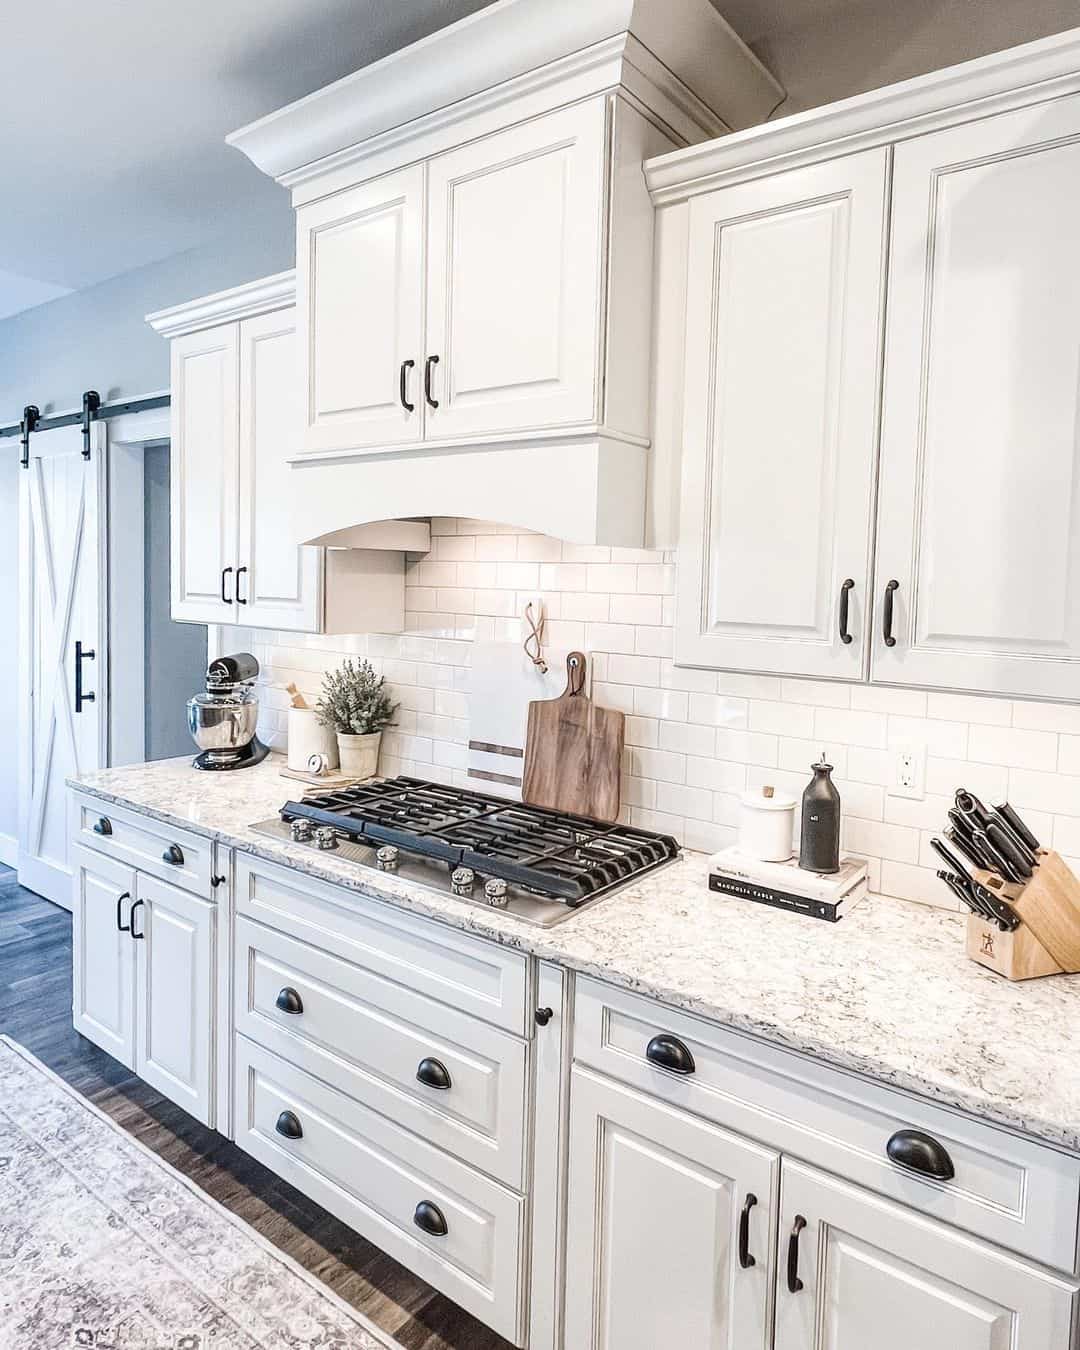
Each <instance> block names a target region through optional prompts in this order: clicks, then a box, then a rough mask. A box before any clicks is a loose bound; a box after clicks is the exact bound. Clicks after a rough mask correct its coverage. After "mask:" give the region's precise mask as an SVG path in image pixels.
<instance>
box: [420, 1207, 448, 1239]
mask: <svg viewBox="0 0 1080 1350" xmlns="http://www.w3.org/2000/svg"><path fill="white" fill-rule="evenodd" d="M413 1223H414V1224H416V1226H417V1228H421V1229H423V1231H424V1232H425V1233H430V1234H431V1236H432V1237H445V1236H446V1235H447V1233H449V1231H450V1229H449V1228H448V1227H447V1226H446V1215H445V1214H444V1213H443V1212H442V1210H441V1209H440V1208H439V1206H438V1205H433V1204H432V1203H431V1201H430V1200H421V1201H420V1203H419V1204H418V1205H417V1206H416V1209H415V1210H414V1212H413Z"/></svg>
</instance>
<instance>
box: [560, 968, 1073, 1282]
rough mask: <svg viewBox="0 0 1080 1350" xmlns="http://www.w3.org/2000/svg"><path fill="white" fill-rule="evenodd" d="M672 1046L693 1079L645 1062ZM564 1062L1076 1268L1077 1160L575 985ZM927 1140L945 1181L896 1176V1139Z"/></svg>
mask: <svg viewBox="0 0 1080 1350" xmlns="http://www.w3.org/2000/svg"><path fill="white" fill-rule="evenodd" d="M664 1033H666V1034H668V1035H669V1036H674V1037H677V1038H678V1039H679V1040H680V1041H681V1042H682V1043H683V1044H684V1046H685V1047H686V1049H687V1050H689V1052H690V1054H691V1055H692V1057H693V1061H694V1072H693V1073H692V1074H689V1075H686V1076H680V1075H678V1074H676V1073H674V1072H671V1071H670V1070H668V1069H664V1068H657V1067H655V1065H654V1064H653V1063H651V1062H650V1061H649V1060H648V1059H647V1058H646V1047H647V1046H648V1044H649V1042H650V1040H652V1038H653V1037H654V1036H657V1035H660V1034H664ZM574 1055H575V1058H576V1059H577V1060H579V1061H580V1062H582V1063H585V1064H589V1065H591V1066H592V1067H593V1068H595V1069H599V1070H601V1071H602V1072H603V1073H606V1074H609V1075H611V1076H612V1077H613V1078H617V1079H620V1080H622V1081H623V1082H626V1083H630V1084H632V1085H634V1086H635V1087H638V1088H640V1089H642V1090H643V1091H646V1092H649V1093H651V1094H652V1095H654V1096H656V1097H659V1098H661V1099H662V1100H664V1101H667V1102H671V1103H673V1104H675V1105H678V1106H683V1107H685V1108H686V1109H687V1110H689V1111H693V1112H695V1113H697V1114H698V1115H701V1116H705V1117H707V1118H708V1119H710V1120H715V1121H717V1122H718V1123H720V1124H722V1125H726V1126H728V1127H729V1128H731V1129H734V1130H738V1131H739V1132H740V1133H742V1134H745V1135H748V1136H749V1137H751V1138H754V1139H758V1140H760V1141H761V1142H763V1143H767V1144H769V1145H771V1146H772V1147H774V1148H779V1149H780V1150H781V1151H782V1152H784V1153H786V1154H789V1155H792V1156H794V1157H799V1158H803V1159H805V1160H806V1161H808V1162H812V1163H815V1164H817V1165H818V1166H820V1167H823V1168H825V1169H827V1170H828V1171H831V1172H835V1173H836V1174H837V1175H839V1176H843V1177H845V1178H847V1179H848V1180H850V1181H853V1182H856V1183H858V1184H859V1185H861V1186H866V1187H869V1188H870V1189H872V1190H875V1191H879V1192H880V1193H881V1194H883V1195H887V1196H889V1197H890V1198H892V1199H894V1200H899V1201H901V1202H902V1203H903V1204H906V1205H910V1206H912V1207H913V1208H915V1209H918V1210H921V1211H923V1212H924V1213H926V1214H930V1215H932V1216H933V1217H934V1218H937V1219H941V1220H943V1221H945V1222H946V1223H950V1224H955V1225H956V1226H957V1227H959V1228H964V1229H967V1230H968V1231H969V1232H971V1233H976V1234H978V1235H979V1236H981V1237H984V1238H987V1239H988V1240H989V1241H991V1242H996V1243H999V1244H1000V1245H1001V1246H1003V1247H1008V1248H1011V1249H1012V1250H1013V1251H1017V1252H1023V1253H1025V1254H1026V1255H1028V1256H1031V1257H1034V1258H1035V1259H1036V1260H1039V1261H1043V1262H1045V1263H1046V1264H1047V1265H1050V1266H1055V1267H1057V1268H1058V1269H1060V1270H1067V1271H1073V1270H1074V1269H1075V1266H1076V1241H1077V1217H1078V1208H1080V1159H1077V1158H1073V1157H1070V1156H1067V1155H1066V1154H1063V1153H1058V1152H1057V1151H1056V1150H1054V1149H1052V1148H1048V1147H1046V1146H1044V1145H1041V1144H1037V1143H1034V1142H1032V1141H1029V1140H1025V1139H1020V1138H1017V1137H1016V1136H1015V1135H1012V1134H1010V1133H1008V1132H1007V1131H1004V1130H998V1129H995V1128H993V1127H992V1126H990V1125H984V1124H982V1123H981V1122H979V1121H976V1120H972V1119H970V1118H969V1117H967V1116H964V1115H962V1114H960V1113H959V1112H954V1111H951V1110H948V1109H946V1108H943V1107H938V1106H933V1105H931V1104H929V1103H928V1102H924V1101H922V1100H920V1099H918V1098H915V1097H910V1096H908V1095H907V1094H905V1093H900V1092H895V1091H893V1090H892V1089H890V1088H884V1087H879V1086H877V1085H876V1084H874V1083H870V1082H867V1081H866V1080H864V1079H862V1078H858V1077H856V1076H854V1075H852V1074H847V1073H844V1072H843V1071H841V1070H837V1069H830V1068H828V1067H826V1066H825V1065H821V1064H817V1063H815V1062H814V1061H813V1060H811V1059H808V1058H803V1057H802V1056H800V1055H794V1054H791V1053H790V1052H788V1051H785V1050H780V1049H777V1048H775V1047H773V1046H771V1045H768V1044H767V1043H765V1042H762V1041H759V1040H756V1039H755V1038H753V1037H749V1036H743V1035H740V1034H739V1033H737V1032H731V1031H725V1030H723V1029H722V1028H720V1027H717V1026H714V1025H712V1024H710V1023H708V1022H704V1021H702V1020H700V1019H699V1018H697V1017H693V1016H691V1015H689V1014H687V1013H682V1012H678V1011H676V1010H675V1009H673V1008H667V1007H665V1006H663V1005H662V1004H659V1003H655V1002H653V1001H651V1000H649V999H645V998H641V997H639V996H637V995H634V994H625V993H622V992H621V991H618V990H614V989H610V988H608V987H606V986H605V985H603V984H601V983H599V982H598V981H595V980H590V979H579V980H578V983H577V998H576V1006H575V1022H574ZM903 1129H914V1130H919V1131H921V1132H923V1133H926V1134H929V1135H932V1136H933V1138H934V1139H936V1140H937V1141H938V1142H939V1143H940V1144H941V1145H943V1146H944V1148H945V1149H946V1150H947V1152H948V1154H949V1157H950V1159H951V1160H952V1164H953V1167H954V1169H955V1176H954V1177H953V1178H952V1179H951V1180H948V1181H935V1180H931V1179H927V1178H924V1177H923V1176H921V1175H919V1174H917V1173H915V1172H913V1171H911V1170H910V1169H908V1168H906V1167H901V1166H899V1165H897V1164H896V1163H893V1162H892V1161H891V1160H890V1159H889V1157H888V1155H887V1153H886V1144H887V1143H888V1141H889V1139H890V1138H891V1137H892V1135H893V1134H895V1133H896V1132H897V1131H898V1130H903Z"/></svg>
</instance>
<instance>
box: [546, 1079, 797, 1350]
mask: <svg viewBox="0 0 1080 1350" xmlns="http://www.w3.org/2000/svg"><path fill="white" fill-rule="evenodd" d="M779 1166H780V1163H779V1155H778V1154H776V1153H774V1152H772V1151H770V1150H769V1149H765V1148H761V1147H759V1146H758V1145H757V1144H753V1143H751V1142H750V1141H749V1140H746V1139H742V1138H740V1137H739V1136H738V1135H734V1134H730V1133H728V1132H727V1131H726V1130H722V1129H720V1128H719V1127H718V1126H715V1125H710V1124H709V1123H708V1122H707V1121H703V1120H699V1119H697V1118H696V1117H694V1116H690V1115H688V1114H686V1113H685V1112H682V1111H678V1110H675V1109H673V1108H672V1107H670V1106H666V1105H665V1104H664V1103H662V1102H659V1101H655V1100H653V1099H651V1098H649V1097H644V1096H642V1095H641V1094H640V1093H637V1092H634V1091H632V1090H631V1089H630V1088H627V1087H623V1086H621V1085H620V1084H618V1083H614V1082H612V1081H611V1080H609V1079H606V1078H602V1077H600V1076H599V1075H597V1074H593V1073H590V1072H589V1071H588V1070H585V1069H579V1068H575V1069H574V1070H573V1073H572V1078H571V1087H570V1183H569V1192H568V1194H569V1200H568V1209H567V1225H566V1227H567V1235H568V1236H567V1243H568V1246H567V1260H566V1269H567V1272H568V1274H567V1281H566V1314H565V1316H566V1344H567V1346H573V1347H574V1350H656V1348H657V1347H658V1346H693V1347H694V1350H765V1348H766V1347H767V1346H768V1345H769V1343H770V1342H769V1327H770V1314H771V1308H772V1289H773V1273H774V1272H773V1262H772V1250H773V1234H774V1232H775V1216H776V1193H777V1186H778V1179H779ZM744 1215H745V1218H744ZM740 1230H742V1234H743V1235H742V1236H741V1235H740ZM740 1250H741V1253H742V1259H741V1260H740ZM751 1261H752V1264H750V1262H751Z"/></svg>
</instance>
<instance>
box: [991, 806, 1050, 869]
mask: <svg viewBox="0 0 1080 1350" xmlns="http://www.w3.org/2000/svg"><path fill="white" fill-rule="evenodd" d="M990 819H991V820H992V821H993V822H994V824H995V825H997V826H998V827H999V828H1000V829H1002V830H1004V831H1005V833H1006V834H1007V835H1008V837H1009V839H1010V840H1011V841H1012V843H1013V846H1014V847H1015V848H1016V850H1017V852H1018V853H1019V854H1020V856H1021V858H1023V860H1024V861H1025V862H1026V863H1027V865H1028V866H1029V867H1031V868H1034V867H1035V866H1037V864H1038V861H1039V860H1038V858H1037V857H1036V855H1035V850H1034V849H1033V848H1028V846H1027V844H1026V843H1025V842H1024V841H1023V839H1021V838H1020V836H1019V835H1018V834H1017V833H1016V831H1015V830H1014V829H1013V827H1012V826H1011V825H1010V824H1009V822H1008V821H1007V820H1006V819H1005V817H1004V816H1003V815H1002V814H1001V812H1000V811H997V810H991V812H990Z"/></svg>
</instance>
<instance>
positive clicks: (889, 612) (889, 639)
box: [882, 581, 900, 647]
mask: <svg viewBox="0 0 1080 1350" xmlns="http://www.w3.org/2000/svg"><path fill="white" fill-rule="evenodd" d="M899 589H900V583H899V582H898V581H890V582H889V584H888V585H887V586H886V587H885V606H884V619H883V621H882V637H884V639H885V646H886V647H895V646H896V639H895V638H894V637H893V631H892V620H893V596H894V595H895V594H896V592H897V591H898V590H899Z"/></svg>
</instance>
